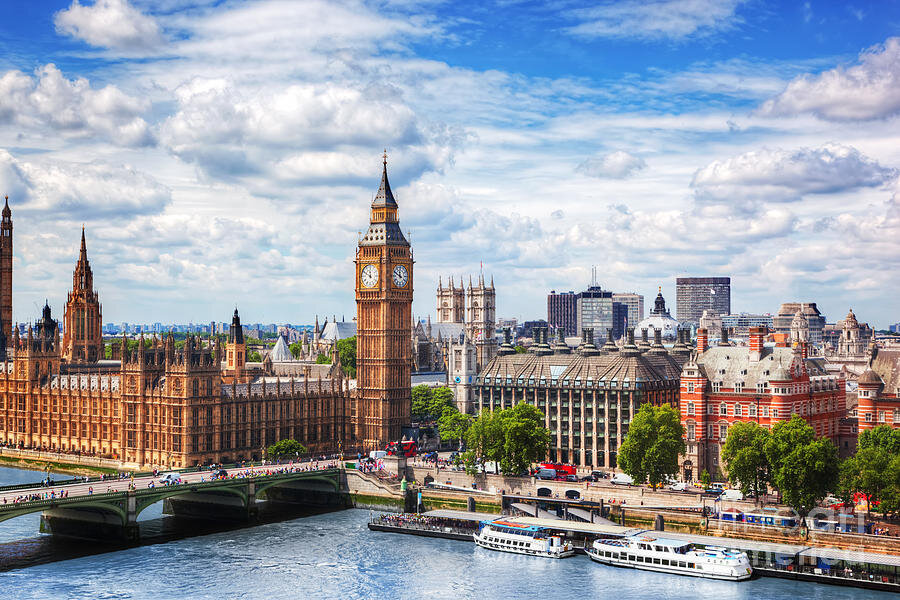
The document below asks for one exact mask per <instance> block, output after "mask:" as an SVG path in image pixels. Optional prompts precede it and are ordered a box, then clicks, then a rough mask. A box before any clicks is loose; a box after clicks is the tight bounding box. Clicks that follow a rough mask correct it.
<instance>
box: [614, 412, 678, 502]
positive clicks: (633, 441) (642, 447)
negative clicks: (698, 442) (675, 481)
mask: <svg viewBox="0 0 900 600" xmlns="http://www.w3.org/2000/svg"><path fill="white" fill-rule="evenodd" d="M685 449H686V447H685V443H684V427H683V426H682V425H681V416H680V415H679V414H678V411H676V410H675V409H674V408H672V407H671V406H669V405H667V404H666V405H663V406H653V405H651V404H649V403H648V404H644V405H643V406H641V408H640V410H638V412H637V414H636V415H634V418H633V419H632V420H631V424H630V425H629V426H628V433H627V434H626V435H625V439H624V440H623V441H622V446H621V447H620V448H619V453H618V455H617V460H618V466H619V468H621V469H622V470H623V471H624V472H625V473H627V474H628V475H629V476H631V477H632V478H633V479H634V480H635V482H637V483H643V482H645V481H649V482H650V484H651V485H654V486H655V485H659V484H661V483H663V482H664V481H666V479H667V478H669V477H673V476H675V475H676V474H677V473H678V456H679V455H680V454H684V452H685Z"/></svg>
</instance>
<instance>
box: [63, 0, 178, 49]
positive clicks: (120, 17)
mask: <svg viewBox="0 0 900 600" xmlns="http://www.w3.org/2000/svg"><path fill="white" fill-rule="evenodd" d="M53 22H54V24H55V25H56V30H57V31H58V32H59V33H62V34H64V35H68V36H71V37H73V38H76V39H79V40H82V41H84V42H87V43H88V44H90V45H91V46H97V47H101V48H111V49H115V50H147V49H150V48H153V47H155V46H158V45H159V44H160V43H161V42H162V35H161V33H160V28H159V25H158V24H157V23H156V20H155V19H154V18H153V17H151V16H149V15H145V14H143V13H141V12H140V11H139V10H137V9H136V8H134V7H133V6H131V5H130V4H129V3H128V0H96V1H95V2H94V3H93V4H90V5H86V4H81V3H80V2H79V1H78V0H73V2H72V4H71V6H69V8H67V9H65V10H61V11H59V12H58V13H56V14H55V15H54V17H53Z"/></svg>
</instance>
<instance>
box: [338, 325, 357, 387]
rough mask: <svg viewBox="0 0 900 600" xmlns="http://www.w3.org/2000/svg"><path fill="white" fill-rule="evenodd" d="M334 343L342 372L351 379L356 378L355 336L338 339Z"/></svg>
mask: <svg viewBox="0 0 900 600" xmlns="http://www.w3.org/2000/svg"><path fill="white" fill-rule="evenodd" d="M336 345H337V351H338V356H340V357H341V368H343V369H344V374H345V375H346V376H347V377H349V378H351V379H354V378H356V336H355V335H354V336H353V337H348V338H345V339H343V340H338V341H337V343H336Z"/></svg>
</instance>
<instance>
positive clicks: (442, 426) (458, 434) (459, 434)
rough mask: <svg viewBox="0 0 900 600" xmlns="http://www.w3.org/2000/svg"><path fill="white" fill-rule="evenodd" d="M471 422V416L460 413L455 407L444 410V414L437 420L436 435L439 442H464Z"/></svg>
mask: <svg viewBox="0 0 900 600" xmlns="http://www.w3.org/2000/svg"><path fill="white" fill-rule="evenodd" d="M472 420H473V418H472V416H471V415H467V414H464V413H461V412H459V411H458V410H457V409H456V408H455V407H452V406H448V407H446V408H444V413H443V414H442V415H441V418H440V419H438V433H440V435H441V440H448V441H450V440H456V441H461V440H465V439H466V434H467V433H468V431H469V427H470V426H471V425H472Z"/></svg>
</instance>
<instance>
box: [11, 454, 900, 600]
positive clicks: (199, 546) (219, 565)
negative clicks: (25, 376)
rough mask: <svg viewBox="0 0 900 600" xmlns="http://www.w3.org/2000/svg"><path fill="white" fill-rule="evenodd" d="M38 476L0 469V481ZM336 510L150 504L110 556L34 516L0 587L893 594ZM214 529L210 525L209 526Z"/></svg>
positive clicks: (405, 594)
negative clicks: (271, 516) (651, 561)
mask: <svg viewBox="0 0 900 600" xmlns="http://www.w3.org/2000/svg"><path fill="white" fill-rule="evenodd" d="M41 477H42V473H39V472H35V471H23V470H19V469H8V468H0V485H8V484H11V483H26V482H33V481H35V482H36V481H39V480H40V479H41ZM369 515H370V513H369V511H365V510H344V511H339V512H332V513H326V514H314V515H308V516H299V517H297V518H293V519H289V520H281V521H276V522H266V523H264V524H262V525H259V526H257V527H246V528H240V529H229V530H222V529H221V528H219V530H214V531H211V532H210V531H209V530H207V532H206V533H205V534H203V535H194V536H193V537H183V532H182V528H180V527H179V528H177V530H176V529H175V528H173V527H172V526H171V525H172V523H173V521H172V519H171V518H170V517H163V515H162V509H161V505H157V506H153V507H151V508H150V509H148V510H147V511H145V513H143V514H142V515H141V517H142V518H141V520H142V522H143V524H142V537H143V539H145V543H144V544H143V545H141V546H138V547H132V548H126V549H120V550H114V551H109V550H108V548H106V547H104V546H94V545H92V544H88V543H83V542H60V541H57V540H53V539H52V538H51V537H50V536H46V535H40V534H39V533H38V528H39V522H40V517H39V515H38V514H32V515H27V516H24V517H18V518H16V519H11V520H9V521H6V522H3V523H0V590H2V591H3V592H5V593H4V597H8V598H12V597H14V598H17V599H24V598H41V599H44V598H54V599H55V598H59V599H63V598H84V599H91V600H94V599H113V598H115V599H119V598H122V599H124V598H159V597H161V596H162V597H165V596H167V597H170V598H214V599H217V600H222V599H225V598H229V599H230V598H290V599H293V600H296V599H301V600H307V599H313V598H385V597H391V598H453V599H457V598H479V599H488V598H614V599H615V600H628V599H632V598H633V599H644V598H654V599H681V598H684V599H691V600H697V599H698V598H715V600H731V599H735V600H737V599H747V600H750V599H754V600H757V599H763V600H765V599H769V598H791V599H792V600H802V599H807V598H809V599H813V598H815V599H822V600H825V599H831V598H842V599H849V600H857V599H859V600H862V599H864V598H865V599H878V598H885V599H887V598H896V596H895V595H893V594H888V593H878V592H871V591H867V590H857V589H853V588H844V587H835V586H826V585H816V584H811V583H803V582H794V581H786V580H780V579H771V578H757V579H754V580H751V581H747V582H742V583H732V582H720V581H707V580H701V579H692V578H688V577H679V576H673V575H665V574H660V573H648V572H639V571H632V570H624V569H616V568H613V567H605V566H602V565H598V564H594V563H591V562H590V561H589V560H588V559H587V558H586V557H584V556H576V557H573V558H569V559H564V560H551V559H543V558H536V557H528V556H521V555H516V554H505V553H499V552H492V551H490V550H485V549H483V548H478V547H476V546H475V545H474V544H471V543H466V542H458V541H452V540H441V539H433V538H424V537H417V536H409V535H399V534H389V533H376V532H370V531H369V530H368V529H367V528H366V522H367V521H368V519H369ZM213 527H215V526H213Z"/></svg>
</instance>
